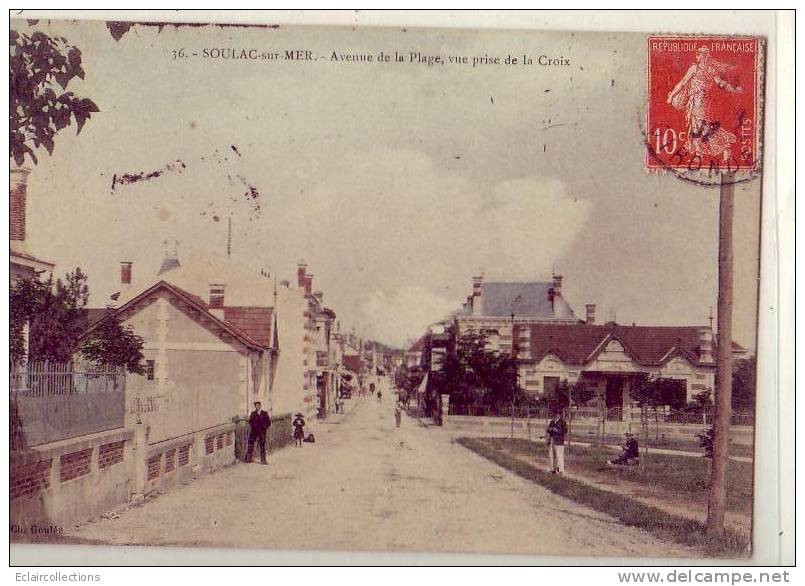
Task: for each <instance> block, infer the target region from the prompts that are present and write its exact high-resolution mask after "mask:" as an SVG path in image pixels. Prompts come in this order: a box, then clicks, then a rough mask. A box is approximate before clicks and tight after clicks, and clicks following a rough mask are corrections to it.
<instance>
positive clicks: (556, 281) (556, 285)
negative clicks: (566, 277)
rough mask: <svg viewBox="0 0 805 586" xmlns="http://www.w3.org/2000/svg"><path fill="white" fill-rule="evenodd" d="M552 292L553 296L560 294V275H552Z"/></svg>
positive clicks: (559, 295)
mask: <svg viewBox="0 0 805 586" xmlns="http://www.w3.org/2000/svg"><path fill="white" fill-rule="evenodd" d="M553 294H554V296H558V297H561V296H562V275H554V276H553Z"/></svg>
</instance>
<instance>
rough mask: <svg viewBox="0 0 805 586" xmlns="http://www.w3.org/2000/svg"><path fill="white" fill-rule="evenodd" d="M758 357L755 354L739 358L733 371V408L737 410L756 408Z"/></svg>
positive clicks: (752, 410)
mask: <svg viewBox="0 0 805 586" xmlns="http://www.w3.org/2000/svg"><path fill="white" fill-rule="evenodd" d="M756 379H757V359H756V358H755V357H754V356H753V357H751V358H747V359H745V360H737V361H736V362H735V369H734V370H733V371H732V408H733V409H735V410H736V411H751V412H754V410H755V381H756Z"/></svg>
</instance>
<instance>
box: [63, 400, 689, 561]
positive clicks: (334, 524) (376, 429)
mask: <svg viewBox="0 0 805 586" xmlns="http://www.w3.org/2000/svg"><path fill="white" fill-rule="evenodd" d="M383 390H384V397H383V403H382V404H378V403H377V402H376V400H375V399H374V398H364V399H354V400H353V401H352V402H353V403H356V405H354V407H353V406H352V405H349V407H348V409H351V411H349V412H348V413H347V414H346V415H345V416H342V417H341V418H340V420H339V421H338V422H337V423H334V424H332V423H331V424H323V423H319V424H318V425H317V427H316V433H317V443H315V444H305V445H304V447H302V448H294V447H288V448H285V449H283V450H281V451H279V452H277V453H275V454H273V455H272V456H270V465H269V466H261V465H259V464H250V465H247V464H236V465H234V466H232V467H230V468H227V469H224V470H221V471H219V472H216V473H214V474H211V475H209V476H205V477H202V478H199V479H197V480H195V481H193V482H191V483H189V484H187V485H184V486H181V487H178V488H176V489H174V490H172V491H170V492H168V493H166V494H163V495H160V496H158V497H156V498H154V499H151V500H149V501H147V502H146V503H145V504H143V505H141V506H137V507H132V508H129V509H127V510H124V511H122V512H121V514H120V517H119V518H117V519H103V520H98V521H95V522H90V523H87V524H84V525H83V526H81V527H79V528H76V529H73V530H72V531H70V532H69V535H68V536H67V537H68V538H74V539H76V540H79V541H84V540H87V541H90V542H95V543H98V542H100V543H108V544H121V545H122V544H132V545H134V544H136V545H178V546H193V545H196V546H209V547H230V546H231V547H239V548H266V549H317V550H369V551H377V550H386V551H414V552H417V551H418V552H423V551H429V552H466V553H508V554H537V555H565V554H567V555H585V556H617V557H623V556H627V557H629V556H639V557H645V556H649V557H677V556H681V557H695V556H696V552H694V551H692V550H690V549H688V548H685V547H683V546H680V545H676V544H669V543H663V542H661V541H659V540H657V539H656V538H654V537H652V536H651V535H649V534H648V533H645V532H643V531H640V530H638V529H634V528H630V527H624V526H622V525H620V524H619V523H617V522H616V521H615V520H613V519H612V518H610V517H608V516H606V515H603V514H601V513H598V512H596V511H593V510H592V509H589V508H587V507H584V506H581V505H578V504H575V503H573V502H571V501H569V500H566V499H564V498H562V497H559V496H556V495H554V494H552V493H550V492H549V491H547V490H546V489H544V488H542V487H540V486H537V485H535V484H533V483H531V482H529V481H527V480H525V479H522V478H520V477H518V476H515V475H514V474H511V473H509V472H507V471H506V470H504V469H502V468H500V467H498V466H497V465H495V464H493V463H492V462H489V461H487V460H485V459H484V458H482V457H480V456H478V455H476V454H474V453H472V452H470V451H469V450H467V449H465V448H463V447H461V446H459V445H458V444H454V443H453V442H452V440H451V438H450V435H449V434H446V433H442V431H441V430H440V429H438V428H426V427H424V426H423V425H421V424H420V423H418V422H417V420H415V419H409V418H407V417H405V416H403V422H402V427H401V428H400V429H396V428H395V425H394V415H393V397H394V395H393V393H392V392H391V390H390V389H388V388H385V385H384V389H383Z"/></svg>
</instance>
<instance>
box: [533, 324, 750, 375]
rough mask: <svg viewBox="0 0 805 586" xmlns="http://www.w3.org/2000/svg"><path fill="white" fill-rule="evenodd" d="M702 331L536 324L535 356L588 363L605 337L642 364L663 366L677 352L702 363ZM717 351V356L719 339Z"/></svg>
mask: <svg viewBox="0 0 805 586" xmlns="http://www.w3.org/2000/svg"><path fill="white" fill-rule="evenodd" d="M700 330H701V328H700V327H697V326H623V325H618V324H603V325H587V324H564V325H563V324H533V325H532V326H531V357H532V358H534V359H536V360H540V359H541V358H543V357H544V356H545V355H547V354H556V355H557V356H558V357H559V358H561V359H562V360H563V361H565V362H568V363H571V364H584V363H586V362H588V361H590V360H593V359H594V358H595V355H594V354H593V353H594V352H595V353H596V354H597V352H596V350H597V349H599V347H601V346H602V344H603V342H604V341H605V340H607V339H615V340H617V341H618V342H620V343H621V344H622V345H623V347H624V350H625V351H626V353H627V354H628V355H630V356H631V357H632V358H633V359H634V360H635V361H636V362H638V363H639V364H644V365H651V364H653V365H659V364H662V363H663V362H664V361H665V360H666V359H667V358H668V357H670V356H671V355H673V354H674V353H675V352H680V353H681V354H683V355H684V356H686V357H687V358H688V359H689V360H690V361H691V362H694V363H698V362H699V332H700ZM733 348H734V349H735V350H736V351H741V350H743V348H741V347H740V346H739V345H738V344H735V343H733ZM672 351H673V352H672ZM713 354H714V355H715V340H714V341H713Z"/></svg>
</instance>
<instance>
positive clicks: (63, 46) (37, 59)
mask: <svg viewBox="0 0 805 586" xmlns="http://www.w3.org/2000/svg"><path fill="white" fill-rule="evenodd" d="M75 78H79V79H84V69H83V67H82V66H81V51H80V50H79V49H78V48H77V47H75V46H73V45H71V44H70V43H69V42H68V41H67V39H65V38H64V37H49V36H48V35H46V34H44V33H42V32H39V31H37V32H34V33H32V34H31V35H27V34H25V33H21V32H18V31H13V30H12V31H11V32H10V33H9V83H10V96H9V134H10V136H9V143H10V149H11V156H12V158H13V159H14V162H15V163H16V164H17V165H20V166H21V165H23V164H24V163H25V157H26V156H29V157H30V158H31V160H32V161H33V162H34V164H36V163H37V162H38V159H37V157H36V153H35V151H36V149H38V148H39V147H45V150H47V152H48V153H49V154H53V148H54V137H55V136H56V134H57V133H58V132H59V131H61V130H62V129H64V128H66V127H67V126H70V125H72V123H73V121H75V124H76V134H78V133H80V132H81V129H82V128H83V127H84V125H85V124H86V123H87V120H89V118H90V116H91V115H92V114H93V113H94V112H98V111H99V110H98V106H97V105H96V104H95V102H93V101H92V100H90V99H89V98H81V97H78V96H76V95H75V94H74V93H73V92H72V91H68V90H67V86H68V85H69V84H70V82H71V81H72V80H73V79H75Z"/></svg>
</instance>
